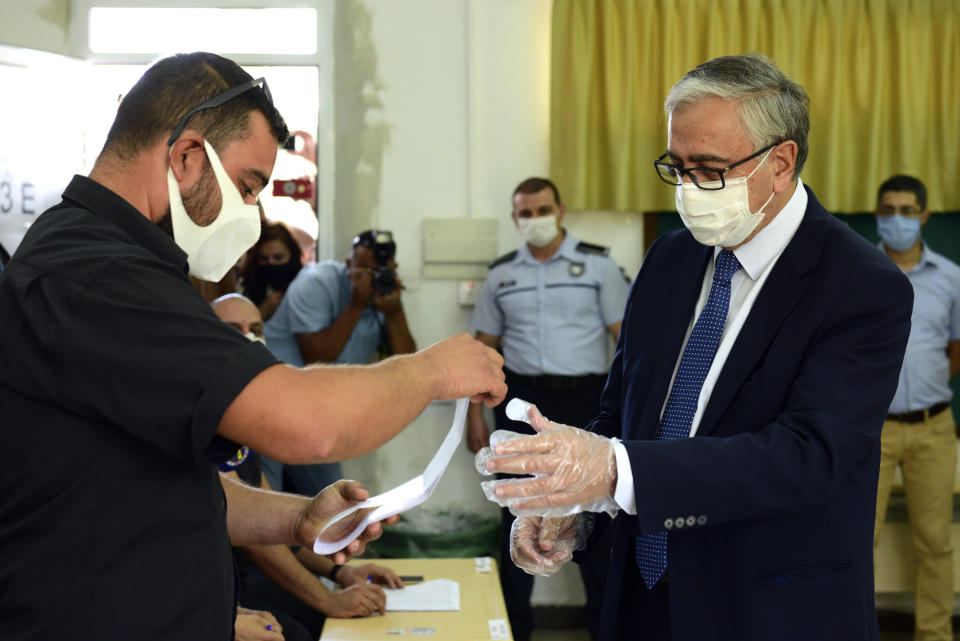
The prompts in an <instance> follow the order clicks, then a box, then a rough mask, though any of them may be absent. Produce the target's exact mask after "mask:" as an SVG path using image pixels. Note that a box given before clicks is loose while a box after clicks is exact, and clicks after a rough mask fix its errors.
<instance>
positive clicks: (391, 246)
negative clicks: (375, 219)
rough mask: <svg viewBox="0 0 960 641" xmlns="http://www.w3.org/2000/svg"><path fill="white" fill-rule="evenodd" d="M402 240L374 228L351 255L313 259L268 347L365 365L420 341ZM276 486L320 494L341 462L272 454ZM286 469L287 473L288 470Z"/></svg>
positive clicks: (268, 332)
mask: <svg viewBox="0 0 960 641" xmlns="http://www.w3.org/2000/svg"><path fill="white" fill-rule="evenodd" d="M396 250H397V247H396V244H395V243H394V241H393V235H392V234H391V233H390V232H388V231H382V230H368V231H364V232H361V233H360V234H358V235H357V236H356V238H354V239H353V248H352V249H351V251H350V255H349V256H348V257H347V258H346V260H345V261H344V262H339V261H332V260H330V261H324V262H321V263H317V264H313V265H307V266H305V267H304V268H303V269H301V270H300V273H299V274H298V275H297V277H296V278H295V279H294V280H293V282H292V283H290V286H289V288H288V289H287V293H286V294H285V295H284V297H283V301H282V302H281V303H280V307H278V308H277V311H276V312H275V313H274V315H273V317H271V318H270V320H269V321H268V322H267V324H266V326H265V327H264V337H265V338H266V340H267V347H269V348H270V350H271V351H272V352H273V353H274V354H275V355H276V356H277V358H280V359H281V360H283V361H284V362H286V363H289V364H291V365H296V366H301V367H302V366H304V365H309V364H311V363H350V364H363V363H370V362H372V361H375V360H377V357H378V352H379V353H382V354H385V355H387V356H389V355H392V354H408V353H411V352H414V351H416V349H417V346H416V343H415V342H414V340H413V336H411V335H410V329H409V327H408V326H407V317H406V315H405V314H404V311H403V304H402V302H401V300H400V294H401V290H402V289H403V283H402V282H401V281H400V279H399V278H397V274H396V271H395V270H396V267H397V263H396V261H395V260H394V256H395V255H396ZM264 471H265V473H266V475H267V478H268V479H269V481H270V484H271V486H273V487H274V488H276V489H280V488H283V489H284V490H285V491H288V492H297V493H298V494H309V495H311V496H312V495H313V494H315V493H316V491H319V490H320V489H323V488H324V487H326V485H328V484H329V483H332V482H334V481H336V480H337V479H339V478H340V465H339V464H336V463H333V464H321V465H292V466H286V469H285V470H284V469H283V466H281V464H279V463H276V462H275V461H270V460H265V461H264ZM281 471H282V473H281Z"/></svg>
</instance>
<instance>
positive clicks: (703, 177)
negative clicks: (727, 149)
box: [653, 141, 783, 191]
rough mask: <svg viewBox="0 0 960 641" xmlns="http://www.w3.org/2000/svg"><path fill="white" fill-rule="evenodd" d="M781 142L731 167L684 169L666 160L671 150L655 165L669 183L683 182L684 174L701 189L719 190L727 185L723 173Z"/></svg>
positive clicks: (663, 179) (662, 177) (664, 180)
mask: <svg viewBox="0 0 960 641" xmlns="http://www.w3.org/2000/svg"><path fill="white" fill-rule="evenodd" d="M780 142H783V141H780ZM779 144H780V143H779V142H775V143H773V144H772V145H767V146H766V147H764V148H763V149H761V150H760V151H757V152H754V153H752V154H750V155H749V156H747V157H746V158H744V159H743V160H740V161H738V162H735V163H733V164H732V165H730V166H729V167H724V168H723V169H713V168H712V167H691V168H690V169H684V168H683V167H681V166H680V165H677V164H674V163H671V162H664V160H663V159H664V158H669V157H670V152H666V153H664V154H663V155H661V156H660V157H659V158H657V159H656V160H654V161H653V166H654V168H655V169H656V170H657V175H658V176H660V180H662V181H663V182H665V183H667V184H668V185H674V186H676V185H680V184H682V183H683V177H684V176H690V179H691V180H692V181H693V184H694V185H696V186H697V187H699V188H700V189H704V190H706V191H718V190H720V189H723V188H724V187H725V186H726V183H725V182H724V180H723V175H724V174H725V173H727V172H728V171H730V170H731V169H733V168H734V167H739V166H740V165H742V164H743V163H745V162H747V161H750V160H753V159H754V158H756V157H757V156H759V155H760V154H762V153H763V152H765V151H768V150H770V149H773V148H774V147H776V146H777V145H779ZM717 184H719V187H717V186H716V185H717Z"/></svg>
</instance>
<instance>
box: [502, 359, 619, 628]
mask: <svg viewBox="0 0 960 641" xmlns="http://www.w3.org/2000/svg"><path fill="white" fill-rule="evenodd" d="M507 385H508V386H509V388H510V391H509V393H508V395H507V399H508V400H509V399H511V398H522V399H523V400H525V401H528V402H530V403H533V404H534V405H536V406H537V407H538V408H539V409H540V412H541V413H542V414H543V415H544V416H546V417H547V418H548V419H550V420H551V421H556V422H558V423H566V424H567V425H573V426H574V427H586V426H587V424H589V423H590V422H591V421H592V420H593V419H594V418H595V417H596V415H597V412H598V410H599V408H600V394H601V393H602V392H603V387H602V386H599V385H598V386H594V387H589V388H581V389H577V390H568V391H545V390H540V389H532V388H530V387H526V386H523V385H519V384H517V383H516V382H511V381H510V379H509V378H508V379H507ZM506 404H507V403H506V401H504V402H503V403H501V404H500V405H498V406H497V407H495V408H494V409H493V413H494V416H495V417H496V425H495V426H494V429H507V430H511V431H513V432H522V433H527V434H532V433H533V429H532V428H531V427H530V426H529V425H527V424H526V423H519V422H516V421H511V420H510V419H508V418H507V416H506V412H505V408H506ZM501 513H502V521H501V524H502V525H501V528H502V529H501V548H500V549H501V551H502V553H503V555H502V562H501V563H500V584H501V586H502V588H503V598H504V601H505V602H506V605H507V615H508V616H509V618H510V627H511V629H512V630H513V638H514V639H515V641H527V640H528V639H529V638H530V633H531V631H532V630H533V610H532V608H531V607H530V593H531V592H532V591H533V576H531V575H529V574H527V573H526V572H524V571H523V570H521V569H520V568H518V567H517V566H515V565H514V564H513V561H511V560H510V528H511V527H512V525H513V520H514V517H513V515H512V514H510V512H509V510H507V509H503V510H501ZM609 531H610V528H607V529H606V532H605V533H604V535H603V536H602V537H601V539H600V540H598V541H597V542H596V544H595V545H594V546H593V549H592V551H591V553H590V554H589V556H588V557H587V558H586V560H585V561H584V562H582V563H581V565H580V575H581V577H582V578H583V587H584V590H585V592H586V594H587V603H586V605H585V606H584V626H585V627H586V628H587V630H588V631H589V632H590V636H591V637H592V638H594V639H596V638H597V637H598V634H599V629H600V609H601V606H602V597H603V586H604V584H605V583H606V579H607V567H608V565H609V563H610V538H609Z"/></svg>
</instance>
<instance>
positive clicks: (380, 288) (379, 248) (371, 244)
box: [353, 229, 397, 294]
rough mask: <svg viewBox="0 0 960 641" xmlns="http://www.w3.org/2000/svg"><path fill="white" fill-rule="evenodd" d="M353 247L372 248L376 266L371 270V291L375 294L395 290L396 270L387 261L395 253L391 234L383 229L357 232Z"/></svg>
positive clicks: (395, 247) (390, 292)
mask: <svg viewBox="0 0 960 641" xmlns="http://www.w3.org/2000/svg"><path fill="white" fill-rule="evenodd" d="M353 246H354V247H367V248H369V249H372V250H373V257H374V258H375V259H376V261H377V267H375V268H374V270H373V291H375V292H376V293H377V294H392V293H393V292H395V291H396V290H397V272H395V271H394V270H393V269H392V268H391V267H390V266H389V263H390V261H391V260H392V259H393V257H394V256H395V255H396V254H397V245H396V243H394V242H393V234H392V233H390V232H388V231H385V230H377V229H370V230H367V231H364V232H360V233H359V234H357V236H356V238H354V239H353Z"/></svg>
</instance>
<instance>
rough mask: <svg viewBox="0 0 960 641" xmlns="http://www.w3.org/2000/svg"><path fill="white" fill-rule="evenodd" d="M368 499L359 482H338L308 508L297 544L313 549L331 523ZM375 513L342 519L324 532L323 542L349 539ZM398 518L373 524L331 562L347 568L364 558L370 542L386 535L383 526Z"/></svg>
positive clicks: (359, 512)
mask: <svg viewBox="0 0 960 641" xmlns="http://www.w3.org/2000/svg"><path fill="white" fill-rule="evenodd" d="M368 498H370V493H369V492H367V490H366V489H365V488H364V487H363V485H361V484H360V483H359V482H357V481H337V482H336V483H333V484H332V485H329V486H327V487H326V488H324V489H323V491H321V492H320V493H319V494H317V496H316V497H314V499H313V501H311V502H310V503H309V504H308V505H307V507H306V508H305V509H304V510H303V513H302V514H301V515H300V519H299V521H298V523H297V527H296V538H297V541H299V542H300V543H301V544H302V545H306V546H312V545H313V544H314V542H315V541H316V539H317V536H318V535H320V531H321V530H322V529H323V527H324V526H325V525H326V523H327V521H329V520H330V519H331V518H333V517H334V516H336V515H338V514H340V513H341V512H343V511H344V510H346V509H348V508H351V507H353V506H354V505H357V504H358V503H361V502H363V501H365V500H367V499H368ZM372 509H373V508H369V509H361V510H356V511H355V512H353V513H352V514H351V515H350V516H349V517H346V518H343V519H340V520H339V521H337V523H335V524H334V525H333V526H332V527H330V528H328V529H327V530H326V531H325V532H323V535H322V537H321V538H322V540H324V541H339V540H340V539H342V538H344V537H345V536H348V535H349V534H350V533H351V532H352V531H353V530H354V529H355V528H356V527H357V526H358V525H359V524H360V523H361V522H362V521H363V519H364V517H366V516H367V514H368V513H369V512H370V511H372ZM398 518H399V517H397V516H393V517H390V518H388V519H385V520H384V521H377V522H375V523H371V524H369V525H368V526H367V527H366V528H365V529H364V530H363V531H362V532H361V533H360V534H359V535H358V536H357V538H356V539H354V540H353V541H351V542H350V543H349V544H348V545H347V546H346V547H345V548H343V549H342V550H340V551H339V552H336V553H335V554H331V555H330V558H331V559H333V561H334V563H340V564H343V563H346V562H347V561H348V560H350V558H351V557H353V556H356V555H358V554H362V553H363V551H364V549H365V547H366V544H367V543H368V542H370V541H373V540H376V539H378V538H380V535H381V534H382V533H383V528H382V527H381V523H385V524H387V525H393V524H394V523H396V522H397V520H398Z"/></svg>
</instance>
